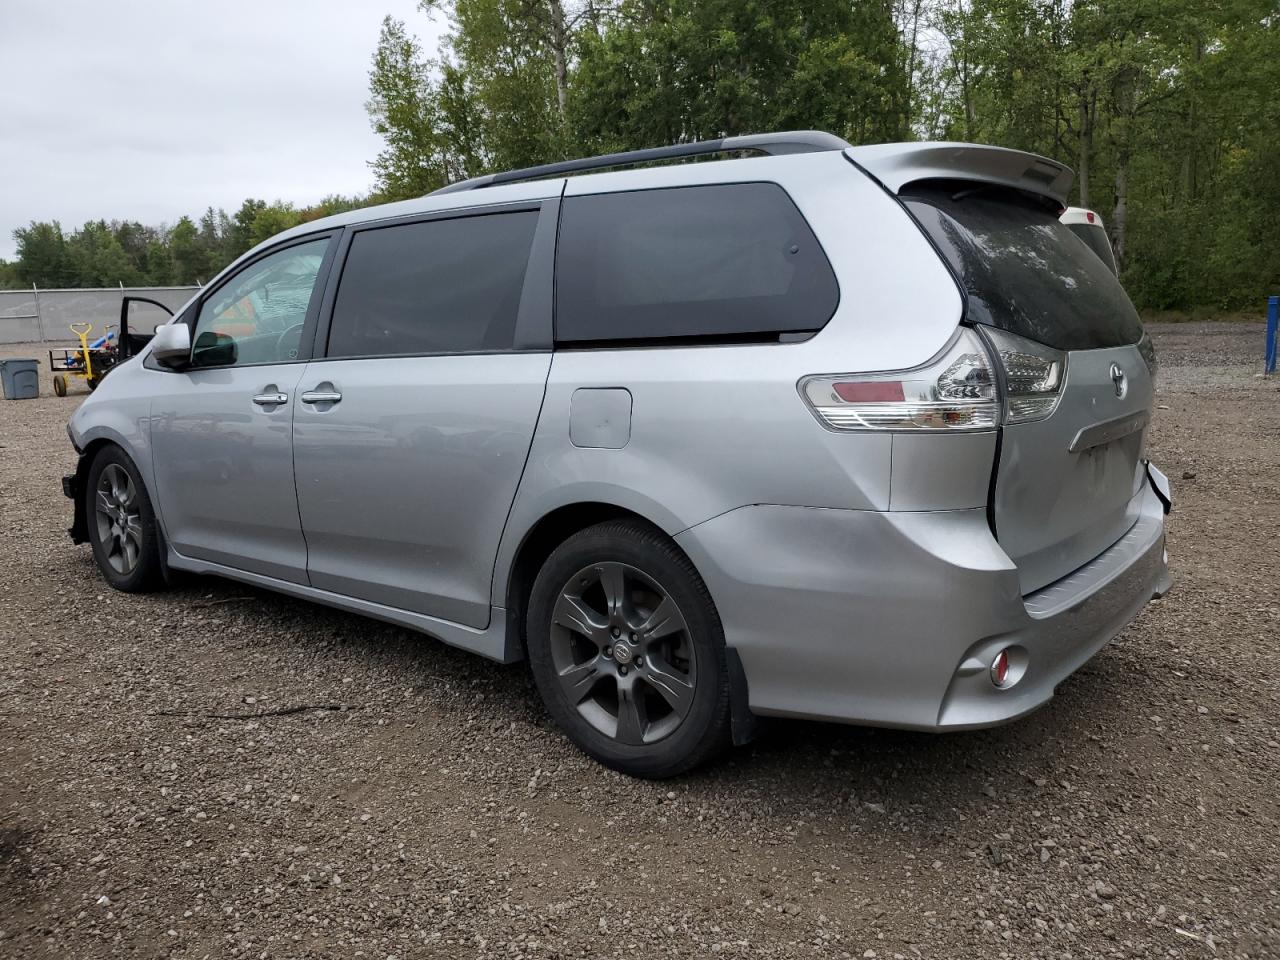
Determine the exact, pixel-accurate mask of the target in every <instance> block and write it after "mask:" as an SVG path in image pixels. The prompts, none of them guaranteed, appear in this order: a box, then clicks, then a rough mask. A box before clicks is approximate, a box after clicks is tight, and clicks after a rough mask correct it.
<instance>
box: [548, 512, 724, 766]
mask: <svg viewBox="0 0 1280 960" xmlns="http://www.w3.org/2000/svg"><path fill="white" fill-rule="evenodd" d="M606 581H607V582H608V583H609V586H606ZM610 596H616V597H618V598H620V599H619V602H618V603H616V604H613V603H610V601H609V599H608V598H609V597H610ZM567 622H573V623H574V624H575V627H574V628H570V627H568V626H566V625H565V624H566V623H567ZM526 635H527V637H528V649H529V664H530V667H531V669H532V671H533V677H534V681H535V683H536V684H537V686H538V692H539V693H540V694H541V695H542V700H543V702H544V703H545V704H546V707H547V710H548V711H549V712H550V714H551V716H552V718H553V719H554V720H555V721H556V723H557V724H559V725H560V728H561V729H562V730H564V731H565V733H567V734H568V736H569V739H571V740H572V741H573V742H574V743H575V744H577V745H578V747H580V748H581V749H582V750H583V751H584V752H585V753H587V754H588V755H590V756H591V757H594V758H595V759H596V760H598V761H599V762H600V763H602V764H604V765H605V766H607V767H612V768H613V769H615V770H619V771H621V772H622V773H626V774H629V775H631V776H635V777H646V778H653V779H661V778H665V777H674V776H677V775H678V774H681V773H684V772H685V771H688V770H691V769H693V768H694V767H696V766H698V765H699V764H701V763H704V762H706V761H707V760H709V759H711V758H712V757H713V756H715V755H716V754H718V753H719V752H721V751H722V750H723V749H724V748H725V747H727V746H728V743H729V673H728V668H727V666H726V664H725V647H724V630H723V628H722V627H721V625H720V617H719V616H718V614H717V613H716V609H715V605H714V604H713V603H712V601H711V595H710V594H709V593H708V592H707V588H706V585H705V584H704V583H703V582H702V578H701V577H700V576H698V572H697V570H695V569H694V567H693V564H692V563H690V562H689V559H688V558H687V557H686V556H685V555H684V554H683V553H681V552H680V550H679V549H678V548H677V547H676V545H675V544H674V543H672V542H671V540H670V539H669V538H667V537H666V536H664V535H663V534H662V533H661V532H660V531H658V530H656V529H654V528H653V527H650V526H648V525H647V524H644V523H640V522H636V521H625V520H618V521H609V522H606V523H601V524H598V525H596V526H594V527H589V528H588V529H586V530H582V531H580V532H579V533H576V534H574V535H573V536H572V537H570V538H569V539H568V540H566V541H565V542H564V543H562V544H561V545H560V546H559V547H557V548H556V550H555V551H554V552H553V553H552V554H551V556H550V557H548V558H547V560H546V562H545V563H544V564H543V565H542V569H541V571H539V573H538V576H537V578H536V579H535V580H534V584H533V590H532V593H531V595H530V598H529V609H528V615H527V618H526ZM614 638H616V641H617V642H616V643H615V642H614ZM615 648H616V652H615ZM611 707H612V712H611V709H610V708H611Z"/></svg>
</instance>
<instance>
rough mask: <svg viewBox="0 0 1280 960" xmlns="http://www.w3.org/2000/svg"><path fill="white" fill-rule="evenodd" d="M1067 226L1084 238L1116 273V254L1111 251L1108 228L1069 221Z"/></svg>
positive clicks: (1086, 243) (1088, 245)
mask: <svg viewBox="0 0 1280 960" xmlns="http://www.w3.org/2000/svg"><path fill="white" fill-rule="evenodd" d="M1066 227H1067V229H1068V230H1070V231H1071V232H1072V233H1074V234H1075V235H1076V236H1077V237H1079V238H1080V239H1081V240H1083V241H1084V243H1085V245H1086V246H1087V247H1088V248H1089V249H1090V250H1092V251H1093V252H1094V253H1096V254H1097V255H1098V256H1099V257H1100V258H1101V259H1102V262H1103V263H1105V264H1106V265H1107V268H1108V269H1109V270H1110V271H1111V272H1112V273H1115V271H1116V259H1115V254H1113V253H1112V252H1111V241H1110V240H1108V239H1107V231H1106V230H1104V229H1103V228H1102V227H1101V226H1100V225H1098V224H1096V223H1068V224H1066Z"/></svg>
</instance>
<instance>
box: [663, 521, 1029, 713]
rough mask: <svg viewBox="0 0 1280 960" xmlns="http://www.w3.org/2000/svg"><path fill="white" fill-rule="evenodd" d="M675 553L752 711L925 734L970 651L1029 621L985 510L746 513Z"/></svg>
mask: <svg viewBox="0 0 1280 960" xmlns="http://www.w3.org/2000/svg"><path fill="white" fill-rule="evenodd" d="M676 542H677V543H678V544H680V546H681V547H682V548H683V549H684V550H685V552H686V553H688V554H689V556H690V558H691V559H692V560H693V562H694V564H695V565H696V566H697V567H698V569H699V571H700V572H701V573H702V576H703V578H704V579H705V580H706V582H707V587H708V589H709V590H710V591H711V596H712V598H713V600H714V601H715V603H716V608H717V609H718V610H719V612H720V618H721V620H722V622H723V623H724V629H725V637H726V640H727V642H728V643H729V644H730V645H731V646H733V647H734V648H735V649H737V651H738V653H739V655H740V656H741V658H742V663H743V667H744V669H745V671H746V674H747V680H748V687H749V690H750V702H751V708H752V710H755V711H757V712H760V713H767V714H778V715H794V716H811V717H827V718H838V719H842V720H855V721H862V722H868V723H876V724H888V725H892V726H902V727H915V728H920V729H928V728H931V727H932V726H933V724H934V723H935V721H936V718H937V712H938V705H939V703H940V702H941V700H942V698H943V695H944V694H945V692H946V689H947V686H948V684H949V683H950V681H951V677H952V674H953V671H954V668H955V665H956V663H957V662H958V659H959V657H960V655H961V654H962V653H963V652H964V650H965V648H966V647H968V646H969V645H970V644H971V643H972V642H973V640H974V639H975V638H976V637H979V636H987V635H990V634H995V633H1000V632H1004V631H1009V630H1012V629H1014V628H1015V627H1016V626H1017V625H1019V624H1020V623H1021V622H1022V621H1023V620H1024V619H1025V613H1023V609H1022V604H1021V598H1020V596H1019V593H1018V579H1017V571H1016V570H1015V569H1014V567H1013V564H1012V563H1011V562H1010V561H1009V559H1008V557H1007V556H1005V554H1004V552H1003V551H1002V550H1000V548H999V546H998V545H997V544H996V543H995V541H994V540H993V539H992V537H991V534H990V530H989V529H988V527H987V519H986V512H985V511H984V510H952V511H940V512H934V513H928V512H920V513H917V512H909V513H877V512H872V511H856V510H830V509H823V510H815V509H803V508H798V507H781V506H755V507H743V508H741V509H738V510H734V511H732V512H730V513H728V514H724V515H723V516H719V517H716V518H714V519H712V520H709V521H707V522H706V523H703V524H700V525H698V526H696V527H693V528H691V529H689V530H686V531H684V532H683V533H681V534H680V535H678V536H677V537H676ZM762 544H767V545H768V549H767V550H765V549H761V545H762Z"/></svg>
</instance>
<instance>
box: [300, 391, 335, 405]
mask: <svg viewBox="0 0 1280 960" xmlns="http://www.w3.org/2000/svg"><path fill="white" fill-rule="evenodd" d="M341 399H342V394H340V393H339V392H338V391H337V390H308V391H307V392H306V393H304V394H303V395H302V402H303V403H337V402H338V401H339V400H341Z"/></svg>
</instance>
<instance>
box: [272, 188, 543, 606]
mask: <svg viewBox="0 0 1280 960" xmlns="http://www.w3.org/2000/svg"><path fill="white" fill-rule="evenodd" d="M539 216H540V215H539V211H538V209H537V208H536V207H534V208H533V209H520V210H508V211H505V212H488V213H485V214H484V215H468V216H460V215H458V214H453V215H451V216H450V217H449V218H447V219H442V218H436V219H429V220H420V221H416V222H410V223H401V224H395V225H384V226H379V227H376V228H372V229H363V230H358V231H356V232H355V233H353V235H352V238H351V242H350V247H349V250H348V252H347V255H346V258H345V265H344V266H343V268H342V274H341V277H340V278H339V281H338V292H337V296H336V299H335V301H334V305H333V313H332V319H331V322H330V326H329V330H328V336H327V351H326V352H325V354H324V359H316V360H314V361H312V362H311V363H310V364H308V365H307V369H306V373H305V374H304V375H303V378H302V382H301V384H300V385H299V393H298V407H297V412H296V413H295V415H294V462H295V466H296V470H297V484H298V506H299V509H300V511H301V514H302V527H303V530H304V531H305V533H306V538H307V546H308V549H309V559H308V572H309V575H310V579H311V584H312V586H315V587H319V588H321V589H324V590H332V591H334V592H337V593H341V594H344V595H347V596H351V597H358V598H361V599H364V600H369V601H372V602H374V603H380V604H384V605H386V606H391V607H396V608H399V609H402V610H410V611H413V612H415V613H421V614H426V615H428V616H433V617H438V618H440V619H442V620H448V621H451V622H454V623H461V624H466V625H468V626H472V627H477V628H483V627H485V626H487V624H488V621H489V615H490V602H489V601H490V587H491V584H492V579H493V564H494V558H495V556H496V554H497V551H498V542H499V540H500V539H501V536H502V530H503V526H504V525H505V523H506V519H507V514H508V512H509V511H510V509H511V503H512V501H513V499H514V498H515V493H516V487H517V486H518V484H519V482H520V476H521V474H522V472H523V470H524V464H525V460H526V458H527V457H528V454H529V446H530V443H531V442H532V439H533V431H534V427H535V425H536V424H537V420H538V413H539V411H540V409H541V406H542V396H543V392H544V389H545V387H546V380H547V372H548V370H549V368H550V364H551V353H550V273H551V270H550V251H551V247H552V243H553V238H554V226H555V222H554V217H551V216H550V215H547V214H544V215H542V216H543V218H544V219H543V221H542V224H541V225H540V222H539ZM535 233H537V234H538V237H539V242H538V244H537V247H538V249H540V250H542V249H545V252H546V254H547V256H546V257H545V262H544V259H543V258H542V257H541V256H535V257H533V258H532V259H533V261H534V263H535V264H537V266H530V261H531V256H530V251H531V248H533V247H534V246H535V244H534V236H535ZM544 238H545V242H544ZM535 271H537V273H536V275H535ZM534 322H540V323H542V324H543V325H544V330H543V333H544V336H543V338H542V342H541V343H540V344H539V343H535V342H534V339H530V338H529V337H528V336H526V333H527V331H528V329H529V326H530V324H531V323H534ZM535 339H536V338H535ZM316 352H317V354H320V353H321V351H320V349H319V344H317V350H316Z"/></svg>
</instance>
